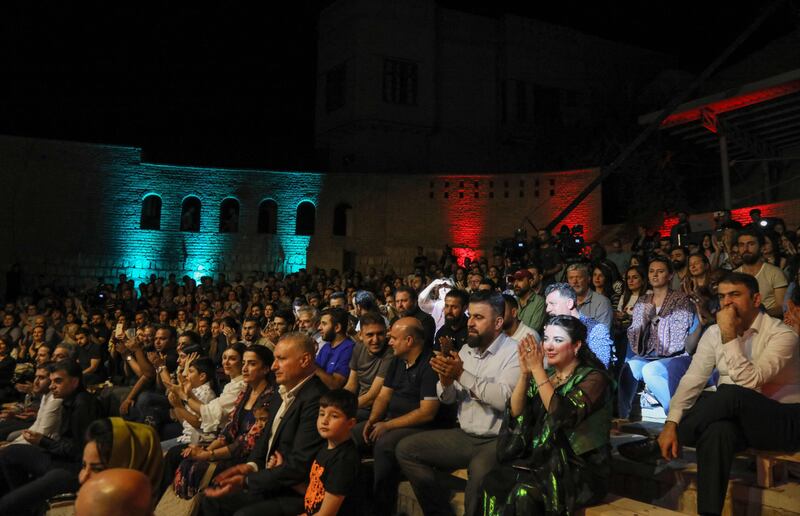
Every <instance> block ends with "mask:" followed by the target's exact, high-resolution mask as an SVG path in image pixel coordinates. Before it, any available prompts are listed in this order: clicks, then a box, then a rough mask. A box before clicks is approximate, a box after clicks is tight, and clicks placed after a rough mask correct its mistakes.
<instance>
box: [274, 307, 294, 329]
mask: <svg viewBox="0 0 800 516" xmlns="http://www.w3.org/2000/svg"><path fill="white" fill-rule="evenodd" d="M275 317H280V318H281V319H283V320H284V321H286V322H287V323H288V324H289V326H292V325H294V314H293V313H292V311H291V310H278V311H277V312H275V314H274V315H273V316H272V318H273V319H274V318H275Z"/></svg>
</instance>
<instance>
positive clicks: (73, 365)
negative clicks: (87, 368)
mask: <svg viewBox="0 0 800 516" xmlns="http://www.w3.org/2000/svg"><path fill="white" fill-rule="evenodd" d="M57 371H64V372H65V373H67V374H68V375H69V376H70V377H72V378H78V379H79V380H82V379H83V369H81V366H80V364H78V362H77V361H76V360H59V361H58V362H56V363H55V364H53V370H52V371H50V372H51V373H55V372H57Z"/></svg>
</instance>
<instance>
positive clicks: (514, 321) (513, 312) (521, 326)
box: [503, 294, 541, 342]
mask: <svg viewBox="0 0 800 516" xmlns="http://www.w3.org/2000/svg"><path fill="white" fill-rule="evenodd" d="M503 300H504V301H505V302H506V311H505V314H504V315H503V332H505V334H506V335H508V336H509V337H511V338H512V339H514V340H515V341H517V342H522V339H524V338H525V337H527V336H528V335H533V337H534V338H535V339H536V342H541V337H540V336H539V333H538V332H537V331H536V330H534V329H533V328H531V327H530V326H528V325H527V324H525V323H524V322H522V321H520V320H519V318H518V312H519V302H518V301H517V298H516V297H514V296H512V295H511V294H503Z"/></svg>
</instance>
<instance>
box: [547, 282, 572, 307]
mask: <svg viewBox="0 0 800 516" xmlns="http://www.w3.org/2000/svg"><path fill="white" fill-rule="evenodd" d="M553 292H558V295H559V296H561V297H564V298H566V299H572V303H573V304H574V305H575V306H576V307H577V306H578V294H576V293H575V289H573V288H572V287H570V286H569V283H551V284H549V285H547V288H546V289H544V297H547V296H549V295H550V294H552V293H553Z"/></svg>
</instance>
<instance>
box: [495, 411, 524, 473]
mask: <svg viewBox="0 0 800 516" xmlns="http://www.w3.org/2000/svg"><path fill="white" fill-rule="evenodd" d="M525 449H526V442H525V436H524V435H523V425H522V424H520V423H519V422H518V421H517V418H515V417H513V416H512V415H511V405H510V404H507V405H506V410H505V412H504V413H503V422H502V423H501V425H500V433H499V434H498V435H497V461H498V462H511V461H512V460H514V459H518V458H520V457H522V455H523V453H525Z"/></svg>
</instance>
